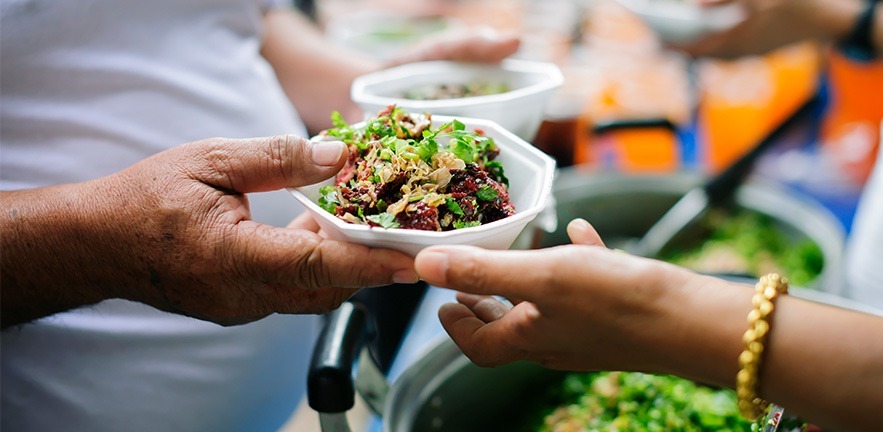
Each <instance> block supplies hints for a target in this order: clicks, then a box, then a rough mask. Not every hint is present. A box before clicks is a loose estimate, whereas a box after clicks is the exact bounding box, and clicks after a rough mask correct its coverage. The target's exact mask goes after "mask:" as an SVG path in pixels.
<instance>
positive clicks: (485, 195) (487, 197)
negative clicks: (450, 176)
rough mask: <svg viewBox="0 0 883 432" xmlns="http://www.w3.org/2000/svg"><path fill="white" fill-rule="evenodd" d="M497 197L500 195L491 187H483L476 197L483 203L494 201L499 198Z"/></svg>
mask: <svg viewBox="0 0 883 432" xmlns="http://www.w3.org/2000/svg"><path fill="white" fill-rule="evenodd" d="M497 195H499V194H498V193H497V190H496V189H494V188H492V187H490V186H482V188H481V189H479V190H478V192H476V193H475V196H477V197H478V199H479V200H481V201H493V200H494V199H496V198H497Z"/></svg>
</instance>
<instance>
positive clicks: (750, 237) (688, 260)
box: [659, 210, 824, 286]
mask: <svg viewBox="0 0 883 432" xmlns="http://www.w3.org/2000/svg"><path fill="white" fill-rule="evenodd" d="M700 223H701V224H702V229H703V231H704V235H703V236H702V238H703V240H702V241H701V242H700V243H698V244H696V245H688V246H685V247H678V248H673V249H671V250H668V251H663V253H662V254H661V255H660V257H659V258H661V259H663V260H665V261H669V262H671V263H674V264H678V265H681V266H684V267H687V268H690V269H693V270H695V271H699V272H703V273H712V274H739V275H748V276H752V277H756V276H760V275H764V274H767V273H779V274H782V275H785V276H786V277H787V278H788V280H789V281H790V282H791V284H792V285H795V286H807V285H808V284H809V283H810V282H811V281H813V280H814V279H815V278H816V277H817V276H818V275H819V274H820V273H821V271H822V268H823V267H824V254H823V253H822V250H821V248H819V246H818V245H817V244H816V243H815V242H814V241H812V240H810V239H801V240H798V241H791V240H789V239H788V237H787V236H786V235H785V233H784V232H783V231H782V229H781V228H780V227H779V225H778V224H776V222H775V221H774V220H773V219H772V218H771V217H769V216H767V215H764V214H762V213H758V212H753V211H748V210H740V211H735V212H734V211H726V210H716V211H713V212H711V213H709V214H708V215H707V217H705V218H704V219H703V220H702V221H701V222H700Z"/></svg>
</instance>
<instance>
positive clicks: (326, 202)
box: [319, 186, 340, 214]
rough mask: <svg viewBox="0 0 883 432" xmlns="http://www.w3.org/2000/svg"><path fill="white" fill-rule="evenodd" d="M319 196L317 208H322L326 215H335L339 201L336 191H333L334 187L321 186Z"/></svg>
mask: <svg viewBox="0 0 883 432" xmlns="http://www.w3.org/2000/svg"><path fill="white" fill-rule="evenodd" d="M319 194H321V196H320V197H319V207H322V208H323V209H324V210H325V211H327V212H328V213H331V214H335V213H336V212H337V205H338V204H340V200H338V199H337V190H336V189H334V186H322V187H321V188H319Z"/></svg>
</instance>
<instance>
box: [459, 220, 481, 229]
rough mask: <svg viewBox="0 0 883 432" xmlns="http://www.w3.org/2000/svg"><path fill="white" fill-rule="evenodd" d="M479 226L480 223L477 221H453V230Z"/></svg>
mask: <svg viewBox="0 0 883 432" xmlns="http://www.w3.org/2000/svg"><path fill="white" fill-rule="evenodd" d="M479 225H481V222H479V221H461V220H455V221H454V228H455V229H461V228H471V227H476V226H479Z"/></svg>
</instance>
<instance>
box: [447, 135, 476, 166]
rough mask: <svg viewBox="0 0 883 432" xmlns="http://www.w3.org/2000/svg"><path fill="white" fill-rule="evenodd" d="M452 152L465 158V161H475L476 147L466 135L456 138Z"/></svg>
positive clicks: (469, 162)
mask: <svg viewBox="0 0 883 432" xmlns="http://www.w3.org/2000/svg"><path fill="white" fill-rule="evenodd" d="M451 153H453V154H454V155H455V156H457V157H458V158H460V159H463V162H466V163H467V164H471V163H472V162H475V147H474V146H473V145H472V144H471V143H470V142H469V140H468V139H467V138H466V137H455V138H454V140H453V142H452V144H451Z"/></svg>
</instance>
